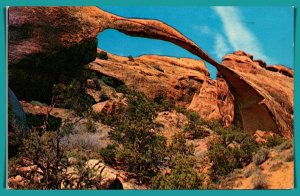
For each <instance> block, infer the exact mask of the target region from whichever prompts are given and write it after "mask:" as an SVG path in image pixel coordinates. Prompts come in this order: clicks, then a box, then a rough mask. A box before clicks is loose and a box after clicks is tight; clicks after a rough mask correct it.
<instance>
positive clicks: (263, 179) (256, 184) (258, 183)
mask: <svg viewBox="0 0 300 196" xmlns="http://www.w3.org/2000/svg"><path fill="white" fill-rule="evenodd" d="M252 184H253V188H254V189H267V188H268V186H269V185H268V182H267V176H266V175H265V174H262V173H261V172H258V173H256V175H255V176H253V178H252Z"/></svg>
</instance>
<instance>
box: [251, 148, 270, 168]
mask: <svg viewBox="0 0 300 196" xmlns="http://www.w3.org/2000/svg"><path fill="white" fill-rule="evenodd" d="M268 157H269V150H268V149H267V148H261V149H260V150H259V151H258V152H257V153H256V154H255V155H254V156H253V158H252V160H253V162H254V163H255V165H260V164H262V163H263V162H265V161H266V160H267V159H268Z"/></svg>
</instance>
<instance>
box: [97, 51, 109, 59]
mask: <svg viewBox="0 0 300 196" xmlns="http://www.w3.org/2000/svg"><path fill="white" fill-rule="evenodd" d="M97 58H99V59H102V60H107V59H108V56H107V52H104V51H101V52H98V53H97Z"/></svg>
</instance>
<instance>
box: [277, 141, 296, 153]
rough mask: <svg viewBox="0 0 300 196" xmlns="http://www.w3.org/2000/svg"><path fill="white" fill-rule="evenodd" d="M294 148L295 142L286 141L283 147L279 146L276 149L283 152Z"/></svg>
mask: <svg viewBox="0 0 300 196" xmlns="http://www.w3.org/2000/svg"><path fill="white" fill-rule="evenodd" d="M293 146H294V145H293V141H285V142H283V143H282V144H281V145H279V146H277V148H276V149H277V150H279V151H283V150H287V149H290V148H293Z"/></svg>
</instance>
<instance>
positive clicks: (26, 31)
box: [8, 7, 294, 137]
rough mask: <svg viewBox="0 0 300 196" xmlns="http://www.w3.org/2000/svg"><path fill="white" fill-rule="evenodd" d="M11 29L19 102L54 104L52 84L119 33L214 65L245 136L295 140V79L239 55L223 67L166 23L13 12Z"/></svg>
mask: <svg viewBox="0 0 300 196" xmlns="http://www.w3.org/2000/svg"><path fill="white" fill-rule="evenodd" d="M8 23H9V29H8V32H9V39H8V43H9V48H8V64H9V73H10V77H9V86H10V87H11V88H12V90H14V91H15V92H16V94H17V96H18V97H20V98H23V97H25V96H27V99H33V98H34V99H44V100H47V99H49V97H47V94H49V91H50V90H51V88H52V85H53V83H55V82H57V81H64V80H66V79H67V78H68V77H72V76H73V75H74V74H76V73H77V72H78V69H80V68H82V67H83V66H84V65H86V64H87V63H89V62H91V61H93V60H94V59H95V57H96V47H97V38H96V37H97V35H98V34H99V33H100V32H101V31H104V30H105V29H116V30H118V31H120V32H122V33H125V34H127V35H130V36H137V37H147V38H152V39H160V40H165V41H169V42H172V43H174V44H176V45H178V46H180V47H182V48H184V49H186V50H188V51H190V52H191V53H193V54H195V55H197V56H199V57H200V58H201V59H203V60H205V61H207V62H209V63H210V64H212V65H214V66H215V67H216V68H217V69H218V71H219V73H220V75H222V77H223V79H224V80H225V81H226V82H227V83H228V85H229V89H230V91H231V93H232V94H233V96H234V100H235V101H234V103H235V119H236V120H239V121H240V122H241V125H242V127H243V128H244V129H245V130H248V131H252V132H254V131H256V130H258V129H259V130H264V131H273V132H277V133H280V134H282V135H284V136H286V137H292V136H293V106H294V104H293V90H294V88H293V78H289V77H286V76H285V75H282V74H279V73H274V72H271V71H268V70H266V69H265V68H264V64H263V63H262V62H260V61H256V62H255V61H253V57H252V55H247V54H246V53H244V52H241V51H240V52H237V53H235V54H231V55H229V56H225V57H224V59H223V62H222V64H220V63H218V62H216V61H215V60H214V59H212V58H211V57H210V56H209V55H208V54H207V53H206V52H204V51H203V50H202V49H201V48H199V47H198V46H197V45H196V44H195V43H194V42H192V41H191V40H190V39H188V38H187V37H185V36H184V35H182V34H181V33H180V32H178V31H177V30H175V29H174V28H172V27H170V26H168V25H166V24H165V23H163V22H161V21H157V20H145V19H127V18H123V17H120V16H116V15H113V14H110V13H107V12H105V11H103V10H101V9H98V8H97V7H10V8H9V15H8ZM112 41H113V40H112ZM112 44H116V43H112ZM28 73H30V74H28ZM162 75H163V73H162ZM162 77H163V76H162ZM26 86H27V87H26ZM29 90H31V91H30V92H28V91H29Z"/></svg>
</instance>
